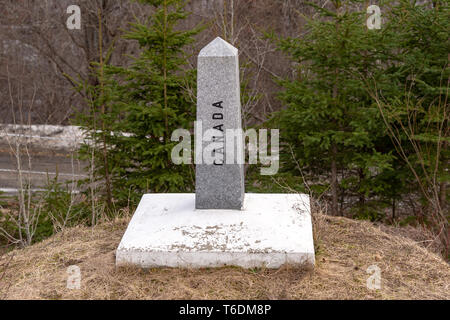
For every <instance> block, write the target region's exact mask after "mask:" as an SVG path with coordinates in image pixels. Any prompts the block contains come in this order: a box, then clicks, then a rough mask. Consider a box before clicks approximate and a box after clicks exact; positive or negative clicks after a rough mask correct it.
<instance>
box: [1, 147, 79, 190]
mask: <svg viewBox="0 0 450 320" xmlns="http://www.w3.org/2000/svg"><path fill="white" fill-rule="evenodd" d="M29 154H30V157H31V167H30V166H29V164H28V156H27V154H26V153H25V152H22V154H21V157H22V170H23V171H22V176H23V177H24V178H25V179H24V181H25V183H26V181H30V182H31V188H32V189H37V190H39V189H42V188H44V187H45V186H46V184H47V179H48V178H54V177H55V176H56V174H57V173H58V181H61V182H62V181H68V180H72V179H81V178H83V177H85V175H86V172H85V171H84V170H83V167H85V165H86V164H85V163H82V162H80V161H78V160H76V159H75V158H74V155H72V154H71V152H70V151H65V150H63V149H60V150H51V149H49V148H40V147H36V146H35V147H31V148H30V149H29ZM28 179H29V180H28ZM19 185H20V184H19V174H18V172H17V159H16V157H15V156H14V155H13V152H11V149H10V147H9V146H8V145H7V144H4V143H0V191H3V192H5V193H7V194H14V193H17V189H18V188H19Z"/></svg>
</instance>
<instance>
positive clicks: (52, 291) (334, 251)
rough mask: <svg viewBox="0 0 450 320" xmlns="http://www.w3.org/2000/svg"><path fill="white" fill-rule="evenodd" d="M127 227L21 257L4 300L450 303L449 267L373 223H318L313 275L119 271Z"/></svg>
mask: <svg viewBox="0 0 450 320" xmlns="http://www.w3.org/2000/svg"><path fill="white" fill-rule="evenodd" d="M127 223H128V220H127V219H121V220H117V221H115V222H109V223H105V224H102V225H99V226H97V227H95V228H94V229H89V228H81V227H79V228H74V229H70V230H67V231H66V232H64V233H61V234H58V235H56V236H54V237H52V238H50V239H48V240H46V241H44V242H42V243H39V244H37V245H34V246H32V247H29V248H26V249H23V250H16V251H15V252H14V253H13V254H14V258H13V260H12V261H11V263H10V265H9V267H8V270H7V272H6V274H5V276H4V277H3V280H2V283H1V284H0V293H1V290H2V289H3V290H6V288H7V289H8V292H7V295H6V298H8V299H450V267H449V265H448V264H447V263H446V262H444V261H443V260H442V259H441V258H440V257H439V256H438V255H436V254H434V253H432V252H430V251H427V250H426V249H425V248H423V247H421V246H419V245H418V244H416V243H415V242H414V241H413V240H411V239H408V238H405V237H401V236H395V235H391V234H388V233H385V232H384V231H382V230H381V229H380V228H379V227H376V226H374V225H372V224H371V223H368V222H360V221H353V220H349V219H345V218H334V217H325V216H319V217H318V218H316V221H315V223H316V226H315V233H316V235H317V236H318V237H319V239H316V246H317V248H316V249H317V254H316V259H317V265H316V268H315V270H314V271H305V270H300V269H295V268H291V267H289V266H285V267H283V268H281V269H279V270H263V269H260V270H243V269H240V268H221V269H202V270H182V269H168V268H165V269H151V270H137V269H132V268H120V269H116V268H115V266H114V252H115V249H116V247H117V245H118V244H119V241H120V239H121V237H122V235H123V233H124V230H125V228H126V226H127ZM10 254H11V253H10ZM4 258H5V257H4ZM374 264H375V265H378V266H379V267H380V268H381V271H382V289H381V290H378V291H371V290H369V289H367V287H366V280H367V278H368V277H369V274H367V273H366V270H367V268H368V266H370V265H374ZM70 265H78V266H79V267H80V268H81V272H82V287H81V289H80V290H69V289H66V279H67V273H66V271H67V267H68V266H70Z"/></svg>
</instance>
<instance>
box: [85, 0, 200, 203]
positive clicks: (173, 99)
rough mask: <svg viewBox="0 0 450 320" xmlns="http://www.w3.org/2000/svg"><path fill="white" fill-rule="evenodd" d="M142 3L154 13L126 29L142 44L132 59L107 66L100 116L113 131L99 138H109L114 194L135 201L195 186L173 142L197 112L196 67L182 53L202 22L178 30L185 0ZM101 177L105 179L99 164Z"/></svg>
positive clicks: (189, 168)
mask: <svg viewBox="0 0 450 320" xmlns="http://www.w3.org/2000/svg"><path fill="white" fill-rule="evenodd" d="M140 2H142V3H145V4H148V5H150V6H152V7H153V9H154V13H153V14H152V16H151V17H149V18H148V20H146V21H145V22H141V21H136V22H134V23H131V24H130V30H129V31H128V32H127V34H126V35H125V36H124V37H125V38H126V39H129V40H134V41H136V42H137V43H138V44H139V47H140V53H139V54H138V56H136V57H132V59H133V61H132V63H131V65H130V66H129V67H117V66H112V65H108V66H106V67H105V69H104V71H105V74H104V87H103V88H102V90H103V92H102V94H103V98H104V101H102V103H103V104H106V105H107V106H108V111H107V112H106V113H105V114H104V115H103V120H104V123H105V124H106V126H105V128H106V129H105V130H107V131H108V132H109V131H110V132H111V134H109V133H107V134H106V135H107V138H106V139H105V141H102V140H101V137H97V138H96V139H95V140H96V141H97V142H98V145H102V144H106V145H107V153H108V156H107V157H108V169H109V170H108V171H109V172H110V174H111V183H112V186H113V187H112V193H113V197H114V199H115V200H116V201H117V202H118V205H119V206H123V205H127V204H129V203H132V204H135V203H137V201H138V200H139V199H140V197H141V196H142V193H144V192H183V191H184V192H186V191H192V190H193V186H194V182H193V177H194V174H193V167H192V166H175V165H173V164H172V161H171V152H172V149H173V147H174V146H175V145H176V144H177V143H178V142H173V141H171V134H172V132H173V131H174V130H176V129H179V128H183V129H191V128H192V126H193V121H194V119H195V112H196V108H195V105H196V101H195V96H194V95H195V91H196V90H195V88H196V74H195V72H194V70H192V69H190V68H189V65H188V58H189V57H188V56H187V55H186V53H185V52H186V48H187V47H188V46H189V45H190V44H192V43H193V41H194V35H196V34H197V33H198V32H199V31H200V28H195V29H193V30H189V31H180V30H178V29H177V25H178V23H179V22H180V21H181V20H183V19H185V18H186V17H187V16H188V13H187V12H186V11H184V1H180V0H166V1H154V0H142V1H140ZM91 118H92V117H91ZM92 130H93V128H92V127H90V128H89V131H90V132H92ZM85 151H87V149H86V150H85ZM95 152H100V151H99V150H96V151H95ZM85 154H86V155H88V156H89V154H88V152H85ZM103 167H104V166H103ZM96 177H98V178H100V179H103V180H104V178H105V171H104V170H103V171H102V164H100V167H99V168H98V170H96Z"/></svg>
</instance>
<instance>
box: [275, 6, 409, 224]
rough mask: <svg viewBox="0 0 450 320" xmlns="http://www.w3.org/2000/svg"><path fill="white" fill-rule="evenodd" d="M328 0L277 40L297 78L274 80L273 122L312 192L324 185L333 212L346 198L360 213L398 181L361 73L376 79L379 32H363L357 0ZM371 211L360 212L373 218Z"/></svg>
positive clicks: (290, 164) (289, 166) (288, 159)
mask: <svg viewBox="0 0 450 320" xmlns="http://www.w3.org/2000/svg"><path fill="white" fill-rule="evenodd" d="M331 2H332V4H333V6H334V10H328V9H325V8H321V7H318V6H315V5H313V6H314V7H315V9H316V11H317V13H319V14H320V18H315V19H314V20H308V23H307V26H306V34H305V36H304V37H302V38H301V39H299V38H287V39H281V40H279V47H280V49H281V50H282V51H284V52H286V53H288V54H289V55H290V56H291V57H292V58H293V59H294V61H295V62H297V63H298V72H297V74H298V78H297V79H294V80H290V79H288V80H284V81H281V82H280V84H281V85H282V87H283V88H284V91H283V92H282V93H281V94H280V98H281V100H282V102H283V103H284V104H285V105H286V106H287V108H286V109H285V110H283V111H281V113H280V114H279V116H278V120H279V126H280V130H281V131H280V132H281V135H282V139H283V141H284V142H286V143H288V144H289V145H290V146H291V147H292V150H293V154H294V157H295V158H296V159H295V160H296V161H298V164H299V165H300V167H301V168H303V169H304V174H305V178H306V180H308V181H309V182H310V183H311V184H312V185H313V189H314V190H315V191H316V192H318V193H321V192H323V191H325V190H328V188H329V189H330V191H331V192H330V193H331V213H332V214H333V215H338V214H342V213H343V212H342V208H343V203H344V200H348V199H351V198H349V197H357V199H359V201H358V204H359V207H360V208H364V209H365V210H366V211H367V210H368V209H370V207H371V203H369V202H368V200H369V199H377V197H376V196H378V199H380V196H384V197H388V198H390V197H393V196H395V192H394V191H393V190H391V191H392V192H391V193H392V194H391V195H389V192H388V189H389V185H390V184H397V185H400V184H401V183H402V182H401V181H400V180H399V179H393V178H394V177H395V175H394V174H392V173H393V170H394V164H395V158H394V156H393V154H392V152H391V151H392V150H393V148H392V145H391V144H390V139H389V138H388V136H387V130H386V129H385V128H384V125H383V122H382V119H381V116H380V114H379V112H378V110H377V108H376V107H375V106H374V105H373V101H372V99H371V97H370V95H369V94H368V93H367V91H366V89H365V84H364V81H363V80H362V76H361V75H363V76H364V75H365V76H368V75H369V74H370V75H371V76H372V77H375V78H377V77H379V75H380V72H377V70H378V69H379V68H380V65H379V63H378V61H379V60H383V59H384V56H383V50H380V49H379V46H380V45H382V42H383V34H382V33H378V32H373V31H372V30H367V28H366V26H365V21H366V20H365V12H364V13H362V12H359V11H357V10H355V9H354V7H355V6H356V5H357V4H358V3H360V2H361V1H345V3H344V2H343V1H331ZM344 4H345V5H344ZM377 31H378V30H377ZM283 158H284V159H283V162H284V164H283V167H284V170H288V171H290V172H295V171H296V170H297V163H296V161H293V159H292V156H291V154H290V152H284V155H283ZM339 203H340V206H339ZM374 209H375V210H370V212H363V213H364V214H365V215H369V216H370V217H371V218H374V219H375V218H377V217H378V215H379V212H380V210H376V209H377V207H375V208H374ZM360 214H362V213H361V212H360Z"/></svg>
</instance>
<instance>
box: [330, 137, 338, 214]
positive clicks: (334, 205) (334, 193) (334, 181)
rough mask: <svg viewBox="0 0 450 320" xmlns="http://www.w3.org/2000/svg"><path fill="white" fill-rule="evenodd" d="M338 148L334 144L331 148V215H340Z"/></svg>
mask: <svg viewBox="0 0 450 320" xmlns="http://www.w3.org/2000/svg"><path fill="white" fill-rule="evenodd" d="M336 158H337V147H336V144H335V143H333V145H332V146H331V214H332V215H333V216H337V215H339V208H338V177H337V175H338V171H337V159H336Z"/></svg>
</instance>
